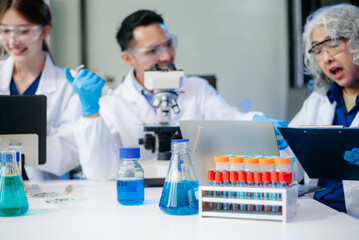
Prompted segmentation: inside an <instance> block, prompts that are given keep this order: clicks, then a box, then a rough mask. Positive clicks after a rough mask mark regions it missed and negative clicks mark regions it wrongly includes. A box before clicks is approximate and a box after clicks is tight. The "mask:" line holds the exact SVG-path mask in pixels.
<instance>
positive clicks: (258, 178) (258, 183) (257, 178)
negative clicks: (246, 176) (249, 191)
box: [254, 172, 262, 212]
mask: <svg viewBox="0 0 359 240" xmlns="http://www.w3.org/2000/svg"><path fill="white" fill-rule="evenodd" d="M254 187H258V188H261V187H262V173H261V172H255V173H254ZM254 199H256V200H261V199H262V193H261V192H255V193H254ZM261 209H262V207H261V205H259V204H257V205H256V212H260V211H261Z"/></svg>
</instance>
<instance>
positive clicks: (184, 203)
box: [159, 139, 198, 215]
mask: <svg viewBox="0 0 359 240" xmlns="http://www.w3.org/2000/svg"><path fill="white" fill-rule="evenodd" d="M171 153H172V155H171V160H170V165H169V168H168V172H167V176H166V180H165V183H164V185H163V189H162V195H161V200H160V203H159V207H160V209H161V210H162V211H163V212H165V213H167V214H171V215H190V214H196V213H198V181H197V177H196V174H195V171H194V166H193V162H192V158H191V156H190V148H189V140H188V139H173V140H172V141H171Z"/></svg>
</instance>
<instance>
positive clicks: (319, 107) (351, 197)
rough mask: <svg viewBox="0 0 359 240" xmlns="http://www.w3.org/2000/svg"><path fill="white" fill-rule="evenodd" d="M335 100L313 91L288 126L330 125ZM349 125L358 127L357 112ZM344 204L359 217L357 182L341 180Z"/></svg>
mask: <svg viewBox="0 0 359 240" xmlns="http://www.w3.org/2000/svg"><path fill="white" fill-rule="evenodd" d="M335 107H336V102H333V104H331V103H330V101H329V99H328V97H327V96H326V95H325V94H320V93H318V92H316V91H315V92H313V93H312V94H311V95H310V96H309V97H308V98H307V99H306V100H305V102H304V104H303V107H302V108H301V110H300V111H299V112H298V114H297V115H296V116H295V117H294V118H293V120H292V121H291V122H290V123H289V126H290V127H299V126H300V125H332V123H333V119H334V114H335ZM350 127H359V114H357V115H356V116H355V118H354V120H353V122H352V124H351V125H350ZM305 180H306V184H310V185H316V184H318V179H308V178H307V177H306V179H305ZM343 188H344V195H345V205H346V209H347V213H348V214H349V215H351V216H354V217H356V218H359V182H358V181H343Z"/></svg>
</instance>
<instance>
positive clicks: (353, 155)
mask: <svg viewBox="0 0 359 240" xmlns="http://www.w3.org/2000/svg"><path fill="white" fill-rule="evenodd" d="M344 160H346V161H348V162H350V163H351V164H354V165H357V166H359V148H353V149H352V150H351V151H346V152H345V154H344Z"/></svg>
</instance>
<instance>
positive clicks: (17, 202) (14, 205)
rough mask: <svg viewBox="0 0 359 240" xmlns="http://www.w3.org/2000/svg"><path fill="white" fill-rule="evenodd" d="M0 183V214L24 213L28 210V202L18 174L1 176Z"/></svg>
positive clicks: (14, 214) (16, 214)
mask: <svg viewBox="0 0 359 240" xmlns="http://www.w3.org/2000/svg"><path fill="white" fill-rule="evenodd" d="M0 183H1V185H0V189H1V193H0V216H4V217H6V216H21V215H24V214H25V213H26V212H27V211H28V210H29V204H28V202H27V198H26V194H25V190H24V187H23V185H22V181H21V178H20V176H19V175H8V176H2V177H1V179H0Z"/></svg>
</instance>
